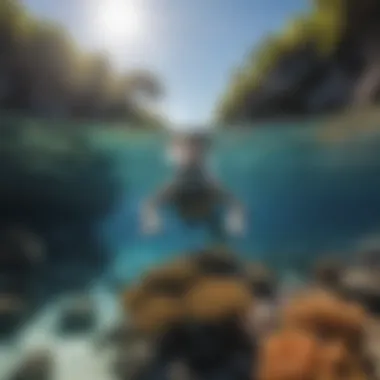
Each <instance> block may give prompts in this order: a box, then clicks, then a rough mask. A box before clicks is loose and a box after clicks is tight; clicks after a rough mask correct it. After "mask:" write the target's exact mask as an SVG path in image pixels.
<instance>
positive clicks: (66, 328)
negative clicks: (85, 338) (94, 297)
mask: <svg viewBox="0 0 380 380" xmlns="http://www.w3.org/2000/svg"><path fill="white" fill-rule="evenodd" d="M95 320H96V317H95V310H94V305H93V303H92V302H91V300H90V299H89V298H87V297H86V296H84V297H78V298H76V299H74V300H72V301H71V302H69V304H68V305H67V306H66V308H65V310H64V311H63V316H62V319H61V321H60V330H61V332H63V333H70V332H85V331H88V330H90V329H91V328H92V327H94V324H95Z"/></svg>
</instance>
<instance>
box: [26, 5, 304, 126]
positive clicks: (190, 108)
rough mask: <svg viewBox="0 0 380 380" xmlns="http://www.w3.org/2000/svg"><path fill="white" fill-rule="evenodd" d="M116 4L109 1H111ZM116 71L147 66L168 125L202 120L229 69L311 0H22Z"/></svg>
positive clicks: (224, 83) (208, 117) (207, 119)
mask: <svg viewBox="0 0 380 380" xmlns="http://www.w3.org/2000/svg"><path fill="white" fill-rule="evenodd" d="M113 2H115V4H113ZM24 3H25V4H26V6H27V7H28V9H29V10H30V11H31V12H32V13H35V14H36V15H38V16H42V17H44V18H48V19H51V20H54V21H57V22H58V23H60V24H62V25H63V26H64V27H65V28H67V30H68V31H69V32H70V33H71V35H72V36H73V37H74V38H75V39H76V40H77V42H78V43H79V44H80V46H81V47H83V48H84V49H86V50H87V49H88V50H89V51H91V50H98V49H101V50H104V51H105V52H106V53H107V54H108V55H109V57H110V59H111V62H112V63H113V65H114V66H115V67H116V69H118V70H128V69H136V68H142V69H148V70H151V71H153V72H154V73H155V74H156V75H157V76H158V78H159V79H160V81H161V82H162V83H163V84H164V87H165V93H166V95H165V98H164V99H163V100H162V102H161V104H160V105H159V107H160V110H161V111H162V112H163V113H164V114H165V115H166V116H167V117H168V118H169V119H170V120H171V121H172V122H173V123H175V124H178V125H185V124H207V123H208V122H210V121H211V120H212V116H213V112H214V110H215V107H216V103H217V100H218V99H219V98H220V96H221V95H222V93H223V91H224V90H225V89H226V87H227V84H228V81H229V79H230V77H231V73H232V72H233V70H234V69H235V68H236V67H238V66H239V64H241V63H242V62H243V60H244V57H245V56H246V55H247V54H248V53H249V52H251V51H252V49H253V47H254V46H256V45H257V44H258V43H259V42H260V40H261V39H262V38H263V37H264V36H265V35H266V34H268V33H270V32H276V31H278V30H280V29H281V28H282V27H283V25H284V24H285V23H286V21H287V19H289V18H291V17H293V16H294V15H296V14H299V13H303V12H305V11H307V10H308V8H309V7H310V3H311V0H24Z"/></svg>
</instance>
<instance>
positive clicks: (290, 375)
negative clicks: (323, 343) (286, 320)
mask: <svg viewBox="0 0 380 380" xmlns="http://www.w3.org/2000/svg"><path fill="white" fill-rule="evenodd" d="M318 360H319V346H318V344H317V342H316V340H315V339H313V337H311V336H309V335H307V334H305V333H301V332H299V331H293V330H289V331H281V332H279V333H277V334H274V335H272V336H271V337H269V338H268V339H267V340H266V341H265V342H264V343H263V346H262V348H261V349H260V350H259V356H258V361H257V362H258V366H257V367H258V368H257V369H255V372H254V374H253V376H252V378H253V379H258V380H293V379H294V380H296V379H305V380H312V379H314V378H315V377H314V372H315V369H316V367H317V366H318Z"/></svg>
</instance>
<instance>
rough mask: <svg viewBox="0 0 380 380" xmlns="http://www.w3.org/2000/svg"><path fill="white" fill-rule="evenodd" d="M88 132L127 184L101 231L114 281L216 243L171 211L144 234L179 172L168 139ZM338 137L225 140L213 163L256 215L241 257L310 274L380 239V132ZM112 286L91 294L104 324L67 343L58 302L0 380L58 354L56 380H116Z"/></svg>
mask: <svg viewBox="0 0 380 380" xmlns="http://www.w3.org/2000/svg"><path fill="white" fill-rule="evenodd" d="M89 131H91V132H90V136H91V141H92V144H93V145H94V146H97V147H98V148H99V149H100V150H102V151H105V152H106V153H107V154H109V155H110V156H111V157H112V158H113V159H114V174H115V175H116V176H117V177H118V178H119V179H121V180H122V182H123V183H124V185H125V191H124V196H123V199H122V200H121V202H120V203H119V204H117V205H116V207H115V210H114V211H113V212H111V213H110V214H109V215H108V217H107V218H106V220H104V221H102V222H101V224H100V226H99V234H101V235H102V236H104V237H105V240H106V243H107V245H108V246H109V254H110V255H111V266H110V268H109V270H108V273H106V279H111V280H112V279H113V280H120V281H122V282H129V281H133V280H135V279H137V278H138V277H139V275H140V274H141V273H142V272H143V271H145V270H147V269H149V268H150V267H152V266H154V265H156V264H157V263H160V262H163V261H166V260H168V259H170V258H171V257H174V256H176V255H178V254H180V253H181V252H184V251H188V250H192V249H195V248H201V247H203V246H205V245H207V244H208V243H209V242H210V236H209V235H208V231H207V230H205V229H204V228H203V226H198V227H194V228H190V229H189V228H188V227H187V226H186V225H184V223H182V222H181V220H179V219H178V218H177V217H176V215H175V214H174V213H173V212H170V210H162V214H163V217H164V219H165V223H164V230H163V231H162V233H160V234H158V235H157V236H151V237H147V236H144V235H142V234H141V232H140V229H139V223H138V206H139V202H140V201H141V200H142V199H144V198H145V197H146V196H148V195H150V194H151V193H152V192H154V191H155V189H156V188H157V186H159V185H160V184H161V183H162V182H164V181H165V180H166V179H167V178H170V175H171V174H172V173H171V172H172V170H173V168H172V167H171V166H170V165H168V163H167V162H166V160H165V147H166V144H167V141H168V136H167V135H165V134H163V133H141V132H128V133H127V132H125V131H117V130H110V129H109V128H100V129H94V128H92V127H91V128H89ZM75 133H76V132H75ZM334 135H335V137H334V138H331V137H329V135H328V134H326V133H325V131H324V130H323V128H321V126H319V125H317V126H314V125H306V124H305V123H303V124H299V125H291V126H286V127H285V126H284V125H279V126H277V127H276V126H272V127H271V128H259V129H250V130H248V131H231V132H221V133H216V135H215V143H214V146H213V149H212V161H213V163H214V166H215V167H216V169H217V174H218V176H219V178H220V180H221V181H222V183H224V184H225V186H226V187H227V188H229V189H230V190H231V191H232V192H233V193H234V194H235V195H236V196H237V197H238V198H239V199H240V200H241V201H242V202H243V203H244V205H245V207H246V210H247V214H248V220H247V232H246V234H245V235H244V236H243V237H240V238H233V237H230V238H229V241H228V244H229V245H231V247H232V248H233V249H234V250H236V251H237V252H239V253H240V254H242V255H246V256H249V257H250V258H252V259H255V258H256V259H260V260H264V261H265V262H266V263H268V264H269V265H270V266H272V267H274V268H276V269H278V270H279V272H280V273H281V274H285V275H286V274H288V273H294V271H296V272H297V273H302V272H304V269H306V268H307V267H308V265H309V264H310V263H312V262H313V261H314V260H315V259H316V258H317V257H320V256H321V255H323V254H329V253H331V252H334V253H337V254H339V255H342V256H346V255H350V254H351V253H353V252H355V250H357V249H360V247H361V245H362V244H363V242H365V241H366V240H367V239H368V238H371V239H375V240H376V238H378V237H380V235H379V232H380V197H379V194H380V149H379V148H380V133H378V132H377V131H376V130H373V131H368V130H365V129H361V130H360V133H353V132H343V131H341V132H337V133H335V134H334ZM336 136H338V137H337V138H336ZM48 145H49V144H48ZM16 156H17V154H16ZM73 164H74V165H75V162H74V163H73ZM105 194H106V192H105ZM378 240H379V241H380V238H379V239H378ZM71 270H72V269H71ZM287 278H290V279H294V276H293V277H292V276H290V277H287ZM104 284H105V283H104V281H102V279H97V280H96V281H95V283H94V286H93V287H91V288H90V289H89V291H90V293H89V295H90V297H91V298H92V299H94V301H95V304H96V310H95V312H96V315H97V317H98V323H97V326H96V329H95V331H93V332H91V333H89V334H87V335H84V336H80V337H77V338H69V337H66V338H62V337H60V336H58V335H57V333H56V326H57V323H59V320H60V318H61V317H62V313H63V311H62V304H63V303H64V299H62V297H56V298H55V299H52V300H50V301H49V303H48V304H47V305H45V307H44V308H43V309H42V310H40V311H39V312H38V313H37V315H35V316H33V318H32V320H30V321H28V323H27V324H26V326H23V327H22V328H21V330H20V331H19V333H18V334H17V339H15V340H14V342H12V343H11V344H8V343H4V344H0V378H6V377H7V376H8V374H9V373H11V372H12V371H13V369H14V368H16V367H17V366H18V364H19V363H20V361H21V360H22V358H23V357H24V355H26V354H27V353H28V352H30V351H33V350H34V349H35V348H37V349H38V348H49V349H50V350H52V352H53V354H54V355H55V357H56V367H57V368H56V376H55V378H56V379H57V380H68V379H72V378H83V377H89V378H92V379H99V380H108V379H110V378H111V374H110V372H109V368H110V365H111V364H110V363H111V357H112V355H111V357H110V356H109V353H107V352H100V353H99V352H97V351H96V350H95V349H94V347H93V342H94V340H95V339H96V336H97V333H98V331H99V330H104V329H105V328H107V327H109V326H110V325H112V324H114V323H115V322H116V321H117V320H118V318H120V310H119V308H120V305H119V302H118V300H117V298H115V294H114V293H113V291H112V290H110V289H109V287H108V286H104ZM106 284H107V283H106ZM111 354H112V353H111ZM69 363H70V364H69Z"/></svg>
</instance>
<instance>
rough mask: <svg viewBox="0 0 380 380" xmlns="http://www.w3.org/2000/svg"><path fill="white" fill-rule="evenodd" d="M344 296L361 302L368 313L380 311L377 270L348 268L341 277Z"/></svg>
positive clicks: (379, 285)
mask: <svg viewBox="0 0 380 380" xmlns="http://www.w3.org/2000/svg"><path fill="white" fill-rule="evenodd" d="M341 291H342V294H343V296H344V297H346V298H348V299H351V300H354V301H357V302H359V303H360V304H362V305H363V306H364V307H365V308H366V309H367V310H368V311H369V312H370V313H373V314H379V313H380V280H379V276H378V272H377V271H372V270H370V269H368V268H359V267H356V268H349V269H348V270H347V271H346V272H345V273H344V274H343V275H342V279H341Z"/></svg>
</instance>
